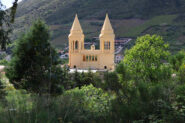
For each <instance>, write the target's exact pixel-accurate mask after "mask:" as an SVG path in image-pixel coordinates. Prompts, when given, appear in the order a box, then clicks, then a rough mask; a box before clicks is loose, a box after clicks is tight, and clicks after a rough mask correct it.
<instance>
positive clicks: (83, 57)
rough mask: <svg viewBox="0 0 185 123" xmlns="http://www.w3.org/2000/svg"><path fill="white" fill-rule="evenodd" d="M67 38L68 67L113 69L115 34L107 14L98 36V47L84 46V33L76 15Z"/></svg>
mask: <svg viewBox="0 0 185 123" xmlns="http://www.w3.org/2000/svg"><path fill="white" fill-rule="evenodd" d="M68 38H69V67H70V68H71V69H72V68H77V69H96V70H104V69H107V70H114V67H115V64H114V46H115V45H114V43H115V34H114V31H113V28H112V26H111V23H110V20H109V17H108V15H106V18H105V21H104V25H103V27H102V30H101V34H100V36H99V39H100V48H99V49H96V48H95V46H94V45H91V49H85V48H84V38H85V36H84V34H83V30H82V28H81V25H80V22H79V20H78V16H77V15H76V16H75V20H74V22H73V25H72V28H71V30H70V34H69V36H68Z"/></svg>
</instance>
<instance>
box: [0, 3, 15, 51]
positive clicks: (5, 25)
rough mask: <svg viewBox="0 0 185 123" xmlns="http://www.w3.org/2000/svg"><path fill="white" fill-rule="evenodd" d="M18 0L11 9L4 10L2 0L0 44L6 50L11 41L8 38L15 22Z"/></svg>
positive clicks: (0, 8) (0, 4)
mask: <svg viewBox="0 0 185 123" xmlns="http://www.w3.org/2000/svg"><path fill="white" fill-rule="evenodd" d="M17 2H18V0H14V3H13V6H12V7H11V11H10V12H9V11H7V10H4V6H3V4H2V3H1V1H0V46H1V50H6V45H7V44H8V43H10V40H9V38H8V36H9V34H10V33H11V31H12V29H11V27H10V26H11V24H12V23H13V22H14V18H15V13H16V9H17Z"/></svg>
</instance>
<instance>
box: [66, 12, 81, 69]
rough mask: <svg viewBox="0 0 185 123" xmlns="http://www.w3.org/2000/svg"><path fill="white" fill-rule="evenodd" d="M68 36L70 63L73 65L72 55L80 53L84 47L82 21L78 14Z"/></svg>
mask: <svg viewBox="0 0 185 123" xmlns="http://www.w3.org/2000/svg"><path fill="white" fill-rule="evenodd" d="M68 38H69V65H70V66H71V62H72V61H71V57H72V55H73V54H77V53H80V52H81V51H82V50H83V49H84V34H83V30H82V27H81V25H80V22H79V20H78V15H77V14H76V16H75V19H74V22H73V25H72V28H71V30H70V34H69V36H68Z"/></svg>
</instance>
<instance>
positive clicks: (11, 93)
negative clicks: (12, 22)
mask: <svg viewBox="0 0 185 123" xmlns="http://www.w3.org/2000/svg"><path fill="white" fill-rule="evenodd" d="M48 34H49V33H48V29H47V26H46V25H45V24H44V23H43V22H41V21H37V22H36V23H35V24H34V25H33V27H32V28H31V30H30V31H29V32H28V33H27V34H25V35H23V36H21V37H20V38H19V39H18V40H17V43H16V45H15V48H14V51H13V58H12V60H11V61H10V62H9V63H8V65H7V68H6V74H2V75H1V81H0V85H1V86H0V96H1V98H0V122H15V123H21V122H22V123H24V122H46V121H47V122H74V123H81V122H100V123H102V122H110V123H112V122H115V123H119V122H120V123H121V122H126V123H130V122H135V123H142V122H162V123H163V122H166V123H174V122H176V123H183V122H185V51H183V50H182V51H181V52H179V53H177V54H175V55H170V52H169V51H168V48H169V46H168V45H167V44H165V43H164V41H163V39H162V37H160V36H157V35H152V36H151V35H145V36H142V37H139V38H138V39H137V40H136V44H135V45H134V46H133V47H132V48H131V49H130V50H127V51H126V52H125V59H124V61H122V62H121V63H120V64H119V65H117V68H116V70H115V71H114V72H109V71H107V72H105V73H92V72H90V71H89V72H88V73H78V72H75V73H69V72H68V70H67V69H66V68H65V67H64V68H61V67H57V66H58V65H59V62H58V57H56V56H55V50H54V49H53V48H52V47H51V45H50V43H49V36H48ZM30 42H31V44H30ZM55 61H56V62H55Z"/></svg>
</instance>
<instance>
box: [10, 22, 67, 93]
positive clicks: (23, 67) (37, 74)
mask: <svg viewBox="0 0 185 123" xmlns="http://www.w3.org/2000/svg"><path fill="white" fill-rule="evenodd" d="M49 39H50V35H49V31H48V27H47V26H46V25H45V23H44V22H42V21H41V20H38V21H36V22H35V23H34V24H33V26H32V27H31V29H30V31H29V32H28V33H27V34H24V35H22V36H21V37H20V38H19V39H18V40H17V44H16V46H15V49H14V51H13V56H12V60H11V61H10V63H9V65H8V67H7V69H6V75H7V77H8V78H9V80H10V82H11V83H12V84H13V85H14V86H15V88H18V89H26V90H28V91H31V92H35V93H40V94H41V93H60V92H61V91H62V88H63V87H62V86H61V84H62V82H63V78H62V74H63V70H62V69H61V66H60V60H59V56H58V54H57V52H56V50H55V49H54V48H53V47H52V46H51V44H50V42H49Z"/></svg>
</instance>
